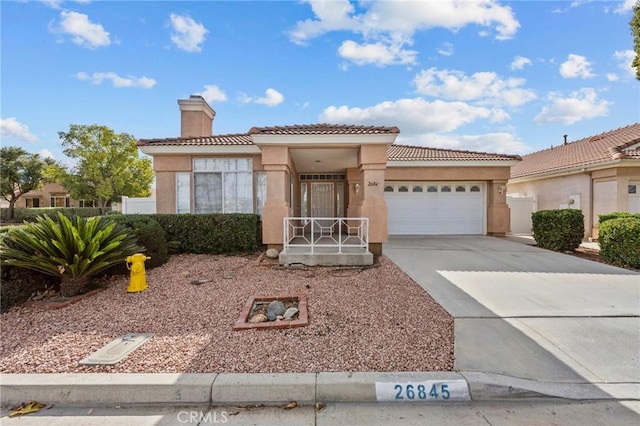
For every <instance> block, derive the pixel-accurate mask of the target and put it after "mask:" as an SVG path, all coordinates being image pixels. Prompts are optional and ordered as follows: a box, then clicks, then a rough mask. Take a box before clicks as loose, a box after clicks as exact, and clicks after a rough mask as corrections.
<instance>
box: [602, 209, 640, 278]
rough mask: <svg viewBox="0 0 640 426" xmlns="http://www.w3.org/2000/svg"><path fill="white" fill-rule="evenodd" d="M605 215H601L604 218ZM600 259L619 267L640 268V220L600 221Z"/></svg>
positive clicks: (634, 218) (626, 218) (629, 218)
mask: <svg viewBox="0 0 640 426" xmlns="http://www.w3.org/2000/svg"><path fill="white" fill-rule="evenodd" d="M602 216H604V215H601V216H600V217H602ZM598 240H599V242H600V257H602V258H603V259H604V260H606V261H607V262H610V263H613V264H614V265H618V266H625V267H626V266H630V267H632V268H640V218H636V217H620V218H617V219H606V220H605V221H604V222H602V219H600V231H599V235H598Z"/></svg>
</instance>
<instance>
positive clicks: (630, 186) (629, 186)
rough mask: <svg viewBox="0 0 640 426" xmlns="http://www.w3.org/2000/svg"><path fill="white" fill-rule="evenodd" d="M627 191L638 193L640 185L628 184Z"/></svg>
mask: <svg viewBox="0 0 640 426" xmlns="http://www.w3.org/2000/svg"><path fill="white" fill-rule="evenodd" d="M627 191H628V193H629V194H637V193H638V192H637V191H638V186H637V185H628V186H627Z"/></svg>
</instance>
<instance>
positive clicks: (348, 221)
mask: <svg viewBox="0 0 640 426" xmlns="http://www.w3.org/2000/svg"><path fill="white" fill-rule="evenodd" d="M283 229H284V235H283V242H284V244H283V247H284V248H283V250H282V252H281V253H280V255H279V262H280V264H281V265H291V264H294V263H301V264H304V265H308V266H316V265H320V266H339V265H350V266H367V265H372V264H373V254H372V253H371V252H370V251H369V249H368V246H369V219H368V218H363V217H357V218H355V217H285V218H284V220H283Z"/></svg>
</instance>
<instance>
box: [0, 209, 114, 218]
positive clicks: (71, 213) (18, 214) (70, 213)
mask: <svg viewBox="0 0 640 426" xmlns="http://www.w3.org/2000/svg"><path fill="white" fill-rule="evenodd" d="M110 210H111V207H105V208H103V209H102V210H101V209H100V208H98V207H41V208H26V207H16V208H15V209H14V211H13V222H34V221H35V220H36V218H37V217H38V216H43V215H47V216H51V217H53V218H55V217H57V214H58V213H62V214H64V215H65V216H66V217H68V218H74V217H78V216H79V217H93V216H102V215H103V214H107V213H108V212H109V211H110ZM0 211H1V214H2V215H1V217H2V218H4V217H5V211H6V209H0Z"/></svg>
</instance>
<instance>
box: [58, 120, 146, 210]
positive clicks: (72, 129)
mask: <svg viewBox="0 0 640 426" xmlns="http://www.w3.org/2000/svg"><path fill="white" fill-rule="evenodd" d="M58 135H59V136H60V139H61V140H62V146H63V147H64V148H65V149H64V151H63V152H64V154H65V155H66V156H67V157H69V158H71V159H72V160H74V162H75V166H73V168H72V169H71V170H70V171H63V170H59V178H60V180H61V181H62V183H63V185H64V186H65V188H67V190H68V191H69V193H70V194H71V196H72V197H73V198H75V199H78V200H82V199H84V200H95V201H97V202H98V207H105V206H106V205H107V203H108V202H110V201H117V200H119V198H120V197H121V196H122V195H126V196H128V197H148V196H149V195H151V182H152V181H153V170H152V168H151V160H150V159H149V158H139V156H138V147H137V146H136V140H135V138H134V137H133V136H131V135H129V134H127V133H116V132H114V131H113V130H111V129H110V128H108V127H106V126H99V125H97V124H93V125H90V126H87V125H77V124H72V125H71V126H69V131H68V132H58Z"/></svg>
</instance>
